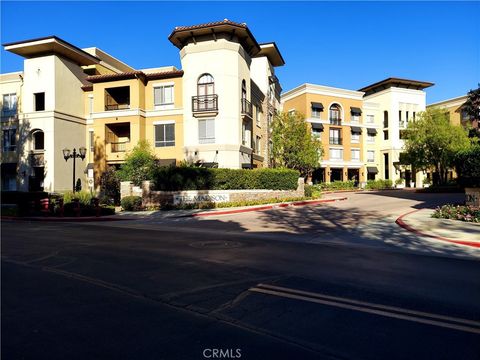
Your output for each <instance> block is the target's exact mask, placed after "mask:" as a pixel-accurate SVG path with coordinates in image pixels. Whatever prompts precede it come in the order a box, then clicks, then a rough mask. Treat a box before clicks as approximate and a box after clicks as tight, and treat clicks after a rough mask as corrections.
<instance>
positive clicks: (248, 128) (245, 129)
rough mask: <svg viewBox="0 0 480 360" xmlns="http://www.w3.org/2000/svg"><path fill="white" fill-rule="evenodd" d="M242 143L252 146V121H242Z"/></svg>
mask: <svg viewBox="0 0 480 360" xmlns="http://www.w3.org/2000/svg"><path fill="white" fill-rule="evenodd" d="M242 145H244V146H248V147H252V122H251V121H243V122H242Z"/></svg>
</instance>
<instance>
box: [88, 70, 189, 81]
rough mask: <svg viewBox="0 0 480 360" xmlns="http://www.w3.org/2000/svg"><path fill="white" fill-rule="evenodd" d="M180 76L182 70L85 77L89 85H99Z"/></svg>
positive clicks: (131, 72)
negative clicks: (116, 81)
mask: <svg viewBox="0 0 480 360" xmlns="http://www.w3.org/2000/svg"><path fill="white" fill-rule="evenodd" d="M181 76H183V70H172V71H163V72H157V73H148V74H145V73H144V72H143V71H138V70H137V71H130V72H124V73H118V74H104V75H91V76H87V78H86V80H87V81H90V82H91V83H100V82H107V81H115V80H128V79H135V78H140V79H141V80H142V81H143V82H147V81H148V80H155V79H168V78H175V77H181Z"/></svg>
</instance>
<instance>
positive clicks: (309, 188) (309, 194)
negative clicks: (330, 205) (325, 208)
mask: <svg viewBox="0 0 480 360" xmlns="http://www.w3.org/2000/svg"><path fill="white" fill-rule="evenodd" d="M304 195H305V197H306V198H313V199H316V198H319V197H321V196H322V189H321V187H320V186H319V185H308V184H305V192H304Z"/></svg>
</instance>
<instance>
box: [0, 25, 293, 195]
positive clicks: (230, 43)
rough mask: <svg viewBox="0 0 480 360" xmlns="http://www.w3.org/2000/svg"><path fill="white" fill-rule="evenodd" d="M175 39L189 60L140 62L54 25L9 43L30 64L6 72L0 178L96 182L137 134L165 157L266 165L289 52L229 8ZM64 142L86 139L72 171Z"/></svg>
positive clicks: (44, 185) (55, 183)
mask: <svg viewBox="0 0 480 360" xmlns="http://www.w3.org/2000/svg"><path fill="white" fill-rule="evenodd" d="M169 40H170V41H171V42H172V44H173V45H174V46H176V47H177V48H178V49H179V51H180V59H181V64H182V69H181V70H180V69H176V68H175V67H173V66H166V67H160V68H154V69H134V68H132V67H130V66H128V65H127V64H125V63H123V62H121V61H120V60H118V59H116V58H114V57H113V56H111V55H109V54H107V53H105V52H104V51H102V50H100V49H98V48H85V49H80V48H78V47H76V46H74V45H72V44H70V43H68V42H66V41H64V40H62V39H59V38H57V37H47V38H41V39H33V40H26V41H20V42H15V43H9V44H4V47H5V50H7V51H10V52H13V53H15V54H17V55H20V56H22V57H24V58H25V60H24V69H23V71H22V72H18V73H10V74H2V75H1V78H0V82H1V86H2V95H3V98H2V101H3V103H2V121H1V124H2V132H3V133H2V188H4V189H10V190H15V189H16V190H46V191H65V190H70V189H72V186H73V184H72V181H73V182H76V181H78V179H80V182H81V183H82V187H83V188H84V189H85V188H92V189H97V188H98V186H99V179H100V176H101V174H102V173H103V171H104V170H105V169H106V168H107V167H108V166H115V167H118V166H119V165H120V164H121V163H122V162H123V161H124V159H125V155H126V154H127V153H128V151H129V150H131V149H132V148H133V147H134V146H135V145H136V144H137V143H138V142H139V141H141V140H146V141H148V142H149V143H150V145H151V146H152V148H153V149H154V152H155V154H156V155H157V157H158V158H159V159H160V163H161V164H164V165H169V164H179V163H180V162H181V161H188V162H192V163H196V164H199V165H202V166H215V167H217V166H218V167H226V168H255V167H263V166H268V165H269V157H268V154H269V150H268V147H269V138H268V136H269V131H268V126H269V122H270V121H271V118H272V117H273V114H274V113H275V111H276V110H277V109H278V108H279V104H280V92H281V87H280V84H279V81H278V79H277V77H276V76H275V67H277V66H282V65H284V64H285V62H284V60H283V58H282V56H281V54H280V52H279V50H278V48H277V46H276V45H275V43H263V44H262V43H260V44H259V43H258V42H257V40H256V39H255V37H254V36H253V34H252V33H251V32H250V30H249V29H248V27H247V26H246V24H239V23H235V22H232V21H229V20H224V21H220V22H215V23H208V24H201V25H195V26H188V27H177V28H175V29H174V30H173V31H172V33H171V34H170V36H169ZM65 148H69V149H73V148H76V149H77V150H78V149H80V148H85V149H86V150H85V152H86V154H85V159H84V160H77V167H76V172H75V174H72V163H71V162H72V160H69V161H65V160H64V158H63V152H62V150H63V149H65ZM72 176H73V179H72Z"/></svg>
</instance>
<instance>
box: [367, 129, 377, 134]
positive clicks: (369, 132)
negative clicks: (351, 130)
mask: <svg viewBox="0 0 480 360" xmlns="http://www.w3.org/2000/svg"><path fill="white" fill-rule="evenodd" d="M367 133H368V135H377V129H367Z"/></svg>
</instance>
